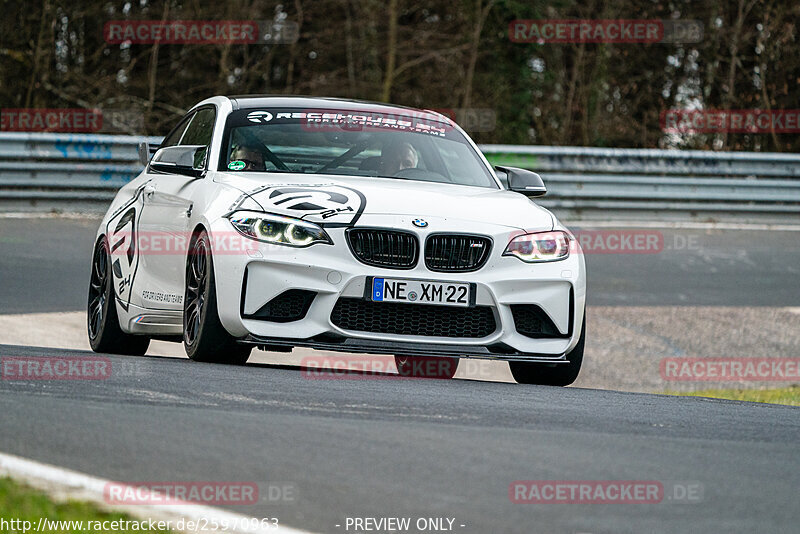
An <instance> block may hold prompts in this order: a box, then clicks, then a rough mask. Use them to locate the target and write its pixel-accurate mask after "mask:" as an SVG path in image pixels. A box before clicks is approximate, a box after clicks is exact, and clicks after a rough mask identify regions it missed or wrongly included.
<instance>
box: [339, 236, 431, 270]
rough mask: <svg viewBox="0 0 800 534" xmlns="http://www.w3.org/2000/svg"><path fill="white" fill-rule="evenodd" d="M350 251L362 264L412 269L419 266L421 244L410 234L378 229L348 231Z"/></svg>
mask: <svg viewBox="0 0 800 534" xmlns="http://www.w3.org/2000/svg"><path fill="white" fill-rule="evenodd" d="M347 243H348V245H349V246H350V251H351V252H352V253H353V256H355V257H356V259H357V260H358V261H360V262H361V263H365V264H367V265H371V266H373V267H383V268H386V269H411V268H413V267H414V266H415V265H416V264H417V258H418V256H419V243H418V241H417V236H415V235H414V234H412V233H410V232H400V231H396V230H383V229H377V228H353V229H350V230H348V231H347Z"/></svg>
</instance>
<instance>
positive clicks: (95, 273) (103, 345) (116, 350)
mask: <svg viewBox="0 0 800 534" xmlns="http://www.w3.org/2000/svg"><path fill="white" fill-rule="evenodd" d="M113 279H114V278H113V274H112V271H111V258H110V257H109V254H108V241H106V238H105V236H103V237H101V238H100V239H98V240H97V243H96V244H95V246H94V253H93V254H92V274H91V277H90V279H89V299H88V301H87V307H86V328H87V333H88V334H89V345H90V346H91V347H92V350H93V351H95V352H104V353H109V354H125V355H129V356H142V355H143V354H144V353H145V352H147V347H149V346H150V338H149V337H147V336H141V335H133V334H126V333H125V332H123V331H122V328H120V325H119V316H118V315H117V306H116V302H115V300H116V296H115V295H114V292H113V288H112V287H111V284H112V281H113Z"/></svg>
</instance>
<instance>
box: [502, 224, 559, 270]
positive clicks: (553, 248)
mask: <svg viewBox="0 0 800 534" xmlns="http://www.w3.org/2000/svg"><path fill="white" fill-rule="evenodd" d="M569 245H570V239H569V234H567V233H566V232H562V231H560V230H555V231H552V232H537V233H535V234H523V235H519V236H517V237H515V238H514V239H512V240H511V242H510V243H509V244H508V246H507V247H506V250H505V252H503V256H516V257H517V258H519V259H521V260H522V261H524V262H527V263H539V262H544V261H558V260H563V259H564V258H566V257H567V256H569Z"/></svg>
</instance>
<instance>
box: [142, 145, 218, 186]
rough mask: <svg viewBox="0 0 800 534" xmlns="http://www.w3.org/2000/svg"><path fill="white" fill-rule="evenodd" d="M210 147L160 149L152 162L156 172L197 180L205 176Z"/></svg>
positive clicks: (151, 165) (183, 146)
mask: <svg viewBox="0 0 800 534" xmlns="http://www.w3.org/2000/svg"><path fill="white" fill-rule="evenodd" d="M207 152H208V147H207V146H204V145H181V146H170V147H167V148H161V149H159V150H158V151H157V152H156V153H155V155H154V156H153V161H151V162H150V168H151V169H152V170H155V171H160V172H168V173H171V174H182V175H184V176H192V177H194V178H197V177H199V176H202V175H203V168H204V167H205V162H206V153H207Z"/></svg>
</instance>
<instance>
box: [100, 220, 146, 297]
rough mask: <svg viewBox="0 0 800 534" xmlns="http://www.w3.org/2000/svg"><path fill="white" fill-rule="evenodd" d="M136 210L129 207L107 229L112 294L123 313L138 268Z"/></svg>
mask: <svg viewBox="0 0 800 534" xmlns="http://www.w3.org/2000/svg"><path fill="white" fill-rule="evenodd" d="M137 226H138V220H137V210H136V208H135V207H130V208H128V209H127V210H125V211H122V212H120V214H119V215H118V216H117V217H115V218H113V219H111V220H110V221H109V223H108V227H107V234H106V235H107V236H108V247H109V256H110V257H111V272H112V273H113V279H112V283H113V285H114V294H115V295H116V296H117V300H118V301H119V303H120V304H121V305H122V307H123V309H125V311H127V310H128V307H129V306H130V302H131V287H132V286H133V279H134V277H135V276H136V270H137V267H138V266H139V251H138V249H137V235H136V228H137Z"/></svg>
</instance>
